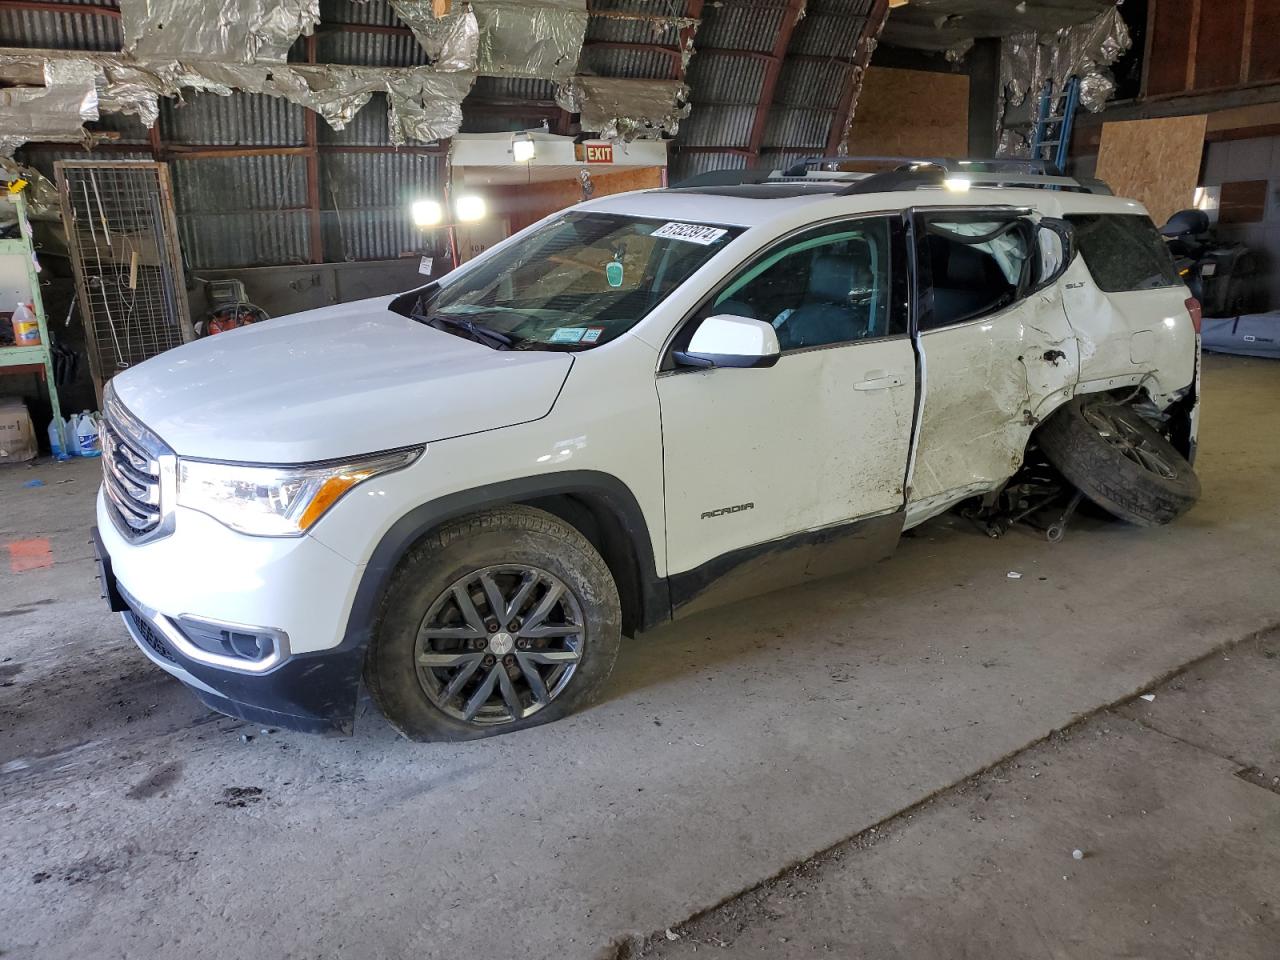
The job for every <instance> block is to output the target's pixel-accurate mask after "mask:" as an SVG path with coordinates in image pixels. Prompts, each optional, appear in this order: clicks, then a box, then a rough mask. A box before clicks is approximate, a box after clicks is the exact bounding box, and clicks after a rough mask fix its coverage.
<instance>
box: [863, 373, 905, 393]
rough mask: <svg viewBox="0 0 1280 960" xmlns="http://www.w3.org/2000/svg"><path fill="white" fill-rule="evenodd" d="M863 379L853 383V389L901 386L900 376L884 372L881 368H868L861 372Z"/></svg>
mask: <svg viewBox="0 0 1280 960" xmlns="http://www.w3.org/2000/svg"><path fill="white" fill-rule="evenodd" d="M863 376H864V377H865V379H863V380H860V381H859V382H858V383H855V384H854V385H853V389H855V390H888V389H889V388H890V387H900V386H902V377H901V376H899V375H898V374H896V373H885V372H884V371H883V370H868V371H867V372H866V373H865V374H863Z"/></svg>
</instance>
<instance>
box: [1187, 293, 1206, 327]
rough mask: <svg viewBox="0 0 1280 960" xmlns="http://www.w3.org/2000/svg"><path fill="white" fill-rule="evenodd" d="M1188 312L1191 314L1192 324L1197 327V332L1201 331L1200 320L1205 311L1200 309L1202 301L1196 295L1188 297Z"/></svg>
mask: <svg viewBox="0 0 1280 960" xmlns="http://www.w3.org/2000/svg"><path fill="white" fill-rule="evenodd" d="M1186 306H1187V313H1189V314H1191V325H1192V326H1193V327H1195V328H1196V333H1199V332H1200V321H1201V319H1202V317H1203V313H1202V311H1201V309H1200V301H1199V300H1197V299H1196V298H1195V297H1187V304H1186Z"/></svg>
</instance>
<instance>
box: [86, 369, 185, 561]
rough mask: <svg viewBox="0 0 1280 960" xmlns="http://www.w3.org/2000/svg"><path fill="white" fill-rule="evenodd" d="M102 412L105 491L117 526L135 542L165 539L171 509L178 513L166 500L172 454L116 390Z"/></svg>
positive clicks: (105, 402) (110, 393) (105, 399)
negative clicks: (166, 480)
mask: <svg viewBox="0 0 1280 960" xmlns="http://www.w3.org/2000/svg"><path fill="white" fill-rule="evenodd" d="M102 411H103V416H102V489H103V492H104V493H105V494H106V498H107V503H108V505H109V508H110V512H111V516H112V519H114V520H115V522H116V528H117V529H118V530H119V531H120V532H121V533H122V534H124V535H125V536H126V537H128V538H129V539H130V540H144V539H154V538H155V537H158V536H162V535H163V534H165V533H167V532H168V530H167V529H166V526H167V525H166V524H165V520H166V511H171V510H172V504H169V503H166V502H165V487H166V486H167V484H166V482H165V472H166V466H167V468H168V471H169V472H170V473H172V459H173V457H172V453H171V452H170V451H169V449H168V447H166V446H165V445H164V443H163V442H162V441H161V440H160V439H159V438H158V437H156V436H155V434H153V433H151V431H150V430H148V429H147V428H146V427H144V426H143V425H142V424H140V423H138V421H137V420H135V419H134V418H133V416H132V415H130V414H129V413H128V411H126V410H125V409H124V407H122V406H121V405H120V402H119V401H118V400H116V399H115V396H114V393H112V392H111V391H110V388H108V393H107V396H105V397H104V398H103V404H102ZM166 461H169V463H168V464H167V465H166ZM169 515H171V514H169Z"/></svg>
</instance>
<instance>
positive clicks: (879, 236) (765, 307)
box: [701, 217, 906, 351]
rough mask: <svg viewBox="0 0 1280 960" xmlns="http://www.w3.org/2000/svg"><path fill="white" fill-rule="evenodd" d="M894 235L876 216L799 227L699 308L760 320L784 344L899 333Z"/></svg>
mask: <svg viewBox="0 0 1280 960" xmlns="http://www.w3.org/2000/svg"><path fill="white" fill-rule="evenodd" d="M893 239H894V231H893V230H892V229H891V227H890V223H889V221H888V220H887V219H885V218H882V217H876V218H868V219H864V220H855V221H847V222H845V223H841V224H836V225H829V226H825V227H820V228H817V229H815V230H810V231H807V232H805V233H802V234H800V235H798V236H796V237H793V238H792V239H790V240H788V241H786V242H785V243H783V244H781V245H779V246H778V247H775V248H773V249H771V250H769V251H767V252H766V253H764V254H762V255H761V256H760V257H759V258H757V259H756V260H755V261H753V262H752V263H750V264H748V266H747V267H746V269H744V270H743V271H742V272H741V273H739V274H738V275H737V276H736V277H734V279H733V280H732V281H730V283H729V284H728V286H726V287H725V288H724V289H723V290H721V291H720V293H719V294H717V295H716V296H715V298H714V299H713V300H712V302H711V303H710V304H709V305H708V306H706V307H704V308H703V309H702V311H701V316H711V315H713V314H720V313H727V314H733V315H734V316H739V317H750V318H752V319H754V320H763V321H765V322H766V323H770V324H772V325H773V327H774V329H775V330H776V331H777V333H778V343H779V344H780V345H781V347H782V349H783V350H784V351H786V350H799V349H803V348H806V347H820V346H824V345H826V344H832V343H847V342H850V341H856V340H866V339H869V338H872V337H884V336H890V335H892V334H898V333H903V332H905V329H906V327H905V323H904V322H902V310H901V308H900V306H899V304H900V302H901V300H902V298H901V297H895V296H894V291H893V283H892V279H893V277H894V271H896V270H900V269H901V268H900V267H899V266H898V265H897V264H895V263H893V250H894V243H893Z"/></svg>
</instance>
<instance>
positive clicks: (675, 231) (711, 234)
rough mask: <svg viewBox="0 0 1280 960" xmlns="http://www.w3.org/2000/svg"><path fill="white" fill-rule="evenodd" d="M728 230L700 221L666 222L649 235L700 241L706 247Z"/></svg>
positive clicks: (692, 241)
mask: <svg viewBox="0 0 1280 960" xmlns="http://www.w3.org/2000/svg"><path fill="white" fill-rule="evenodd" d="M728 232H729V231H728V230H722V229H720V228H719V227H705V226H703V225H702V224H700V223H664V224H663V225H662V226H660V227H659V228H658V229H657V230H655V231H653V233H651V234H649V236H651V237H661V238H663V239H664V240H686V241H688V242H689V243H700V244H702V245H703V246H704V247H705V246H707V245H708V244H711V243H715V242H716V241H717V240H719V239H720V238H721V237H723V236H724V235H725V234H726V233H728Z"/></svg>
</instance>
